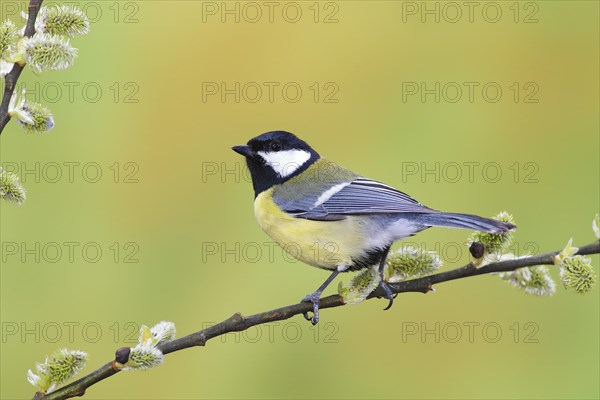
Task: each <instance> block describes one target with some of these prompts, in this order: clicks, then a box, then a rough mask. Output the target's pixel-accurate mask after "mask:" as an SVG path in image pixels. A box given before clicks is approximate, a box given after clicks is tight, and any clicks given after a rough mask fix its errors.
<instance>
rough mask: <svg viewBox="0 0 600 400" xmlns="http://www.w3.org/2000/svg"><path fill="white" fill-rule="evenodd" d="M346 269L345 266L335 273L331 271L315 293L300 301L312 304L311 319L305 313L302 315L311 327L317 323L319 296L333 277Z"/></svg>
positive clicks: (337, 269) (338, 268)
mask: <svg viewBox="0 0 600 400" xmlns="http://www.w3.org/2000/svg"><path fill="white" fill-rule="evenodd" d="M347 269H348V267H347V266H345V265H342V266H339V267H337V268H336V269H335V271H333V272H332V273H331V275H329V278H327V279H326V280H325V282H323V284H322V285H321V286H319V288H318V289H317V290H316V291H314V292H313V293H311V294H309V295H308V296H306V297H305V298H303V299H302V303H312V304H313V317H312V318H310V317H309V316H308V313H307V312H305V313H304V314H303V315H304V318H306V319H307V320H308V321H311V322H312V324H313V325H316V324H317V322H319V304H320V302H321V294H322V293H323V291H324V290H325V288H326V287H327V286H329V284H330V283H331V282H332V281H333V280H334V279H335V277H336V276H338V274H339V273H340V272H342V271H345V270H347Z"/></svg>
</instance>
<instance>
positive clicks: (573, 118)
mask: <svg viewBox="0 0 600 400" xmlns="http://www.w3.org/2000/svg"><path fill="white" fill-rule="evenodd" d="M68 4H78V5H79V6H80V7H81V8H83V9H84V10H85V11H86V12H87V13H88V15H89V16H90V19H91V20H92V30H91V33H90V34H89V35H88V36H84V37H77V38H75V39H74V40H73V44H74V45H75V46H76V47H78V48H79V49H80V50H79V58H78V59H77V60H76V63H75V65H74V67H72V68H70V69H68V70H65V71H58V72H47V73H44V74H42V75H40V76H35V75H34V74H33V73H32V72H31V71H30V70H26V72H25V73H24V74H23V75H22V77H21V81H20V84H25V86H26V87H27V88H28V91H29V96H28V98H29V99H30V100H37V101H39V102H41V103H43V104H46V105H47V106H48V107H50V108H51V110H52V111H53V112H54V115H55V122H56V127H55V128H54V130H52V131H51V132H49V133H47V134H44V135H39V136H35V135H26V134H24V133H23V132H22V131H21V129H20V127H19V126H18V125H17V124H16V123H15V121H11V123H10V124H9V126H8V127H7V128H6V130H5V131H4V133H3V134H2V137H1V154H0V161H1V162H2V165H3V166H4V168H5V169H8V170H13V171H15V172H16V173H17V174H18V175H19V176H21V179H22V181H23V182H24V185H25V186H26V189H27V192H28V199H27V201H26V203H25V204H24V205H23V206H21V207H19V206H15V205H12V204H5V203H2V204H0V211H1V218H2V221H1V235H2V237H1V242H2V260H1V262H2V267H1V320H2V342H1V349H2V351H1V371H2V373H1V374H2V382H1V385H0V386H1V392H0V397H2V398H3V399H14V398H28V397H31V396H32V395H33V393H34V388H33V387H32V386H31V385H29V384H28V383H27V381H26V379H25V377H26V371H27V369H29V368H33V367H34V363H35V362H36V361H43V359H44V356H45V355H46V354H50V353H51V352H53V351H54V350H56V349H59V348H62V347H67V348H72V349H81V350H85V351H87V352H89V354H90V360H89V362H88V366H87V367H86V369H85V370H84V371H83V373H88V372H90V371H92V370H93V369H95V368H97V367H99V366H100V365H102V364H104V363H105V362H107V361H109V360H111V359H112V357H113V355H114V351H115V349H116V348H118V347H122V346H124V345H130V346H132V345H133V344H134V343H135V338H136V335H137V330H138V328H139V326H140V324H148V325H151V324H154V323H156V322H159V321H161V320H169V321H173V322H175V323H176V326H177V329H178V336H183V335H186V334H188V333H191V332H194V331H197V330H199V329H201V328H202V327H205V326H207V325H209V324H211V323H215V322H218V321H220V320H223V319H225V318H227V317H229V316H230V315H231V314H233V313H234V312H237V311H239V312H242V313H244V314H251V313H256V312H260V311H266V310H269V309H272V308H276V307H280V306H283V305H287V304H291V303H294V302H296V301H298V300H299V299H300V298H302V297H303V296H304V295H306V294H307V293H309V292H311V291H313V290H314V289H315V288H316V287H317V286H318V285H319V284H320V283H321V282H322V281H323V280H324V279H325V277H326V275H327V274H326V273H325V272H323V271H319V270H317V269H314V268H310V267H307V266H305V265H303V264H301V263H299V262H293V261H290V260H289V257H286V256H284V255H283V254H282V252H281V250H279V249H278V248H273V247H272V245H271V244H270V239H269V238H268V237H267V236H266V235H265V234H264V233H263V232H262V231H261V230H260V228H259V227H258V225H257V223H256V221H255V219H254V215H253V206H252V199H253V192H252V187H251V184H250V182H249V181H248V177H247V173H246V172H245V167H244V165H243V160H242V159H241V157H240V156H239V155H237V154H235V153H234V152H233V151H231V150H230V147H231V146H232V145H236V144H242V143H245V142H246V141H247V140H248V139H250V138H251V137H253V136H256V135H258V134H260V133H262V132H265V131H269V130H275V129H283V130H289V131H292V132H294V133H296V134H298V135H299V136H301V137H302V138H303V139H305V140H306V141H307V142H309V143H310V144H311V145H313V146H314V147H315V148H316V149H317V150H318V151H319V152H320V153H321V154H322V155H323V156H325V157H327V158H329V159H331V160H335V161H336V162H338V163H340V164H342V165H344V166H347V167H349V168H351V169H353V170H355V171H357V172H359V173H361V174H364V175H365V176H368V177H371V178H373V179H377V180H380V181H383V182H386V183H388V184H390V185H393V186H395V187H398V188H399V189H401V190H403V191H405V192H407V193H409V194H411V195H412V196H414V197H415V198H416V199H418V200H419V201H421V202H423V203H424V204H426V205H428V206H430V207H433V208H437V209H442V210H447V211H457V212H470V213H476V214H479V215H484V216H493V215H494V214H496V213H497V212H499V211H501V210H507V211H509V212H511V213H512V214H513V215H514V217H515V219H516V221H517V224H518V226H519V229H518V232H517V233H516V236H515V244H514V248H515V249H514V251H515V252H518V253H519V254H524V253H525V252H527V251H529V252H535V253H541V252H546V251H551V250H556V249H559V248H562V247H563V246H564V244H565V243H566V242H567V241H568V239H569V238H571V237H573V238H574V243H575V244H576V245H583V244H587V243H590V242H592V241H593V240H594V237H593V233H592V230H591V221H592V218H593V216H594V215H595V214H596V213H597V212H598V204H599V202H600V195H599V185H598V182H599V179H600V176H599V169H600V166H599V145H600V142H599V122H598V109H599V100H598V99H599V79H598V69H599V61H598V60H599V48H600V46H599V21H598V12H599V5H598V3H597V2H592V1H538V2H512V1H511V2H504V1H503V2H472V4H471V5H465V4H464V3H462V2H459V3H446V2H426V3H424V2H400V1H398V2H394V1H337V2H315V1H297V2H291V3H288V2H279V1H275V2H271V3H269V2H260V1H259V2H224V3H223V2H201V1H123V2H116V1H90V2H79V3H77V2H75V3H73V2H71V3H68ZM0 7H1V11H2V16H1V19H5V18H11V19H12V20H13V21H15V22H17V21H19V22H20V17H19V16H18V12H19V11H20V10H21V9H25V8H26V3H25V2H11V1H3V2H2V5H1V6H0ZM468 233H469V232H467V231H460V230H447V229H430V230H428V231H426V232H423V233H421V234H419V235H418V236H415V237H413V238H410V239H407V241H410V242H413V243H417V244H419V245H422V246H425V247H426V248H428V249H432V250H436V249H437V250H439V251H440V252H441V254H442V257H443V258H444V259H445V261H446V263H445V266H444V267H443V268H444V269H449V268H453V267H457V266H460V265H462V264H464V263H466V262H467V261H468V253H467V250H466V247H464V245H463V242H464V241H465V239H466V237H467V235H468ZM593 262H594V265H595V267H596V271H597V270H598V269H597V268H598V266H599V260H598V257H597V256H594V257H593ZM552 274H553V276H554V277H555V278H557V277H558V274H557V271H556V269H555V268H552ZM349 279H350V276H349V275H344V276H343V277H342V278H341V280H343V281H345V282H347V281H348V280H349ZM336 285H337V283H335V284H334V285H332V287H331V288H330V289H329V291H328V293H330V292H334V291H335V287H336ZM436 289H437V291H436V292H435V293H433V294H431V293H430V294H428V295H426V296H423V295H420V294H405V295H402V296H399V298H398V299H397V300H396V302H395V306H394V307H393V308H392V309H391V310H390V311H387V312H382V308H384V306H385V302H384V301H377V300H372V301H368V302H365V303H363V304H360V305H357V306H347V307H343V308H339V309H333V310H324V311H323V312H322V314H321V323H320V324H319V325H318V326H317V327H316V328H313V327H311V326H310V324H309V323H308V322H306V321H304V320H303V319H302V318H301V317H296V318H293V319H291V320H289V321H285V322H281V323H279V324H272V325H268V326H262V327H259V328H253V329H251V330H249V331H248V332H246V333H243V334H237V335H234V334H230V335H227V336H226V337H225V338H224V339H218V338H217V339H214V340H212V341H210V342H209V343H208V344H207V346H206V347H204V348H198V349H190V350H186V351H183V352H178V353H174V354H171V355H169V356H167V357H166V362H165V364H164V365H162V366H160V367H159V368H156V369H153V370H150V371H147V372H138V371H132V372H124V373H121V374H118V375H117V376H115V377H113V378H111V379H109V380H107V381H104V382H101V383H100V384H98V385H95V386H93V387H92V388H90V389H89V390H88V393H87V394H86V398H89V399H176V398H177V399H200V398H214V399H234V398H236V399H237V398H240V399H242V398H243V399H246V398H323V399H327V398H335V399H340V398H355V399H362V398H421V399H432V398H439V399H446V398H473V399H484V398H485V399H499V398H556V399H558V398H578V399H579V398H590V399H592V398H598V396H599V395H600V389H599V381H598V376H599V372H600V371H599V358H600V357H599V340H598V339H599V290H598V288H596V289H595V290H593V291H592V292H591V293H590V294H587V295H577V294H574V293H572V292H568V291H566V290H564V289H563V288H562V286H560V284H559V283H558V282H557V293H556V295H555V296H553V297H551V298H540V297H535V296H531V295H527V294H525V293H524V292H522V291H519V290H517V289H515V288H512V287H511V286H510V285H509V284H507V283H505V282H502V281H501V280H500V279H499V278H497V277H494V276H483V277H476V278H470V279H464V280H460V281H455V282H449V283H444V284H440V285H438V286H437V287H436Z"/></svg>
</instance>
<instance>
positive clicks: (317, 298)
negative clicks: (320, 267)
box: [301, 291, 321, 325]
mask: <svg viewBox="0 0 600 400" xmlns="http://www.w3.org/2000/svg"><path fill="white" fill-rule="evenodd" d="M301 303H312V305H313V316H312V318H311V317H310V316H309V315H308V312H305V313H303V314H302V315H304V318H305V319H306V320H307V321H310V322H311V323H312V324H313V325H316V324H317V323H318V322H319V304H320V303H321V292H319V291H316V292H313V293H311V294H309V295H308V296H306V297H305V298H303V299H302V301H301Z"/></svg>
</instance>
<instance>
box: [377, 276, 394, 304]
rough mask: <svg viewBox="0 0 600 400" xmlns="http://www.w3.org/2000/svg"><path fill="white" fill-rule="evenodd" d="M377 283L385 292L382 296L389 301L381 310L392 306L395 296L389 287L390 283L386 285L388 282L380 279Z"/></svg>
mask: <svg viewBox="0 0 600 400" xmlns="http://www.w3.org/2000/svg"><path fill="white" fill-rule="evenodd" d="M379 285H380V286H381V288H382V289H383V291H384V292H385V295H384V296H383V297H384V298H386V299H388V300H389V301H390V303H389V304H388V305H387V307H386V308H384V309H383V311H385V310H389V309H390V308H392V305H393V304H394V299H395V298H396V296H394V292H392V289H391V288H390V285H388V283H387V282H386V281H384V280H382V281H381V282H380V283H379Z"/></svg>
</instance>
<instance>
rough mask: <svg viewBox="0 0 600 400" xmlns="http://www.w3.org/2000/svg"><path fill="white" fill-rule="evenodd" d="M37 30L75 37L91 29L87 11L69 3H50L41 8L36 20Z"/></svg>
mask: <svg viewBox="0 0 600 400" xmlns="http://www.w3.org/2000/svg"><path fill="white" fill-rule="evenodd" d="M35 26H36V32H44V33H49V34H50V35H64V36H69V37H73V36H75V35H85V34H87V33H88V32H89V31H90V21H89V19H88V18H87V16H86V15H85V13H84V12H83V11H81V10H79V9H78V8H76V7H73V6H69V5H60V6H59V5H50V6H45V7H42V8H41V9H40V12H39V14H38V17H37V19H36V21H35Z"/></svg>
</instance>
